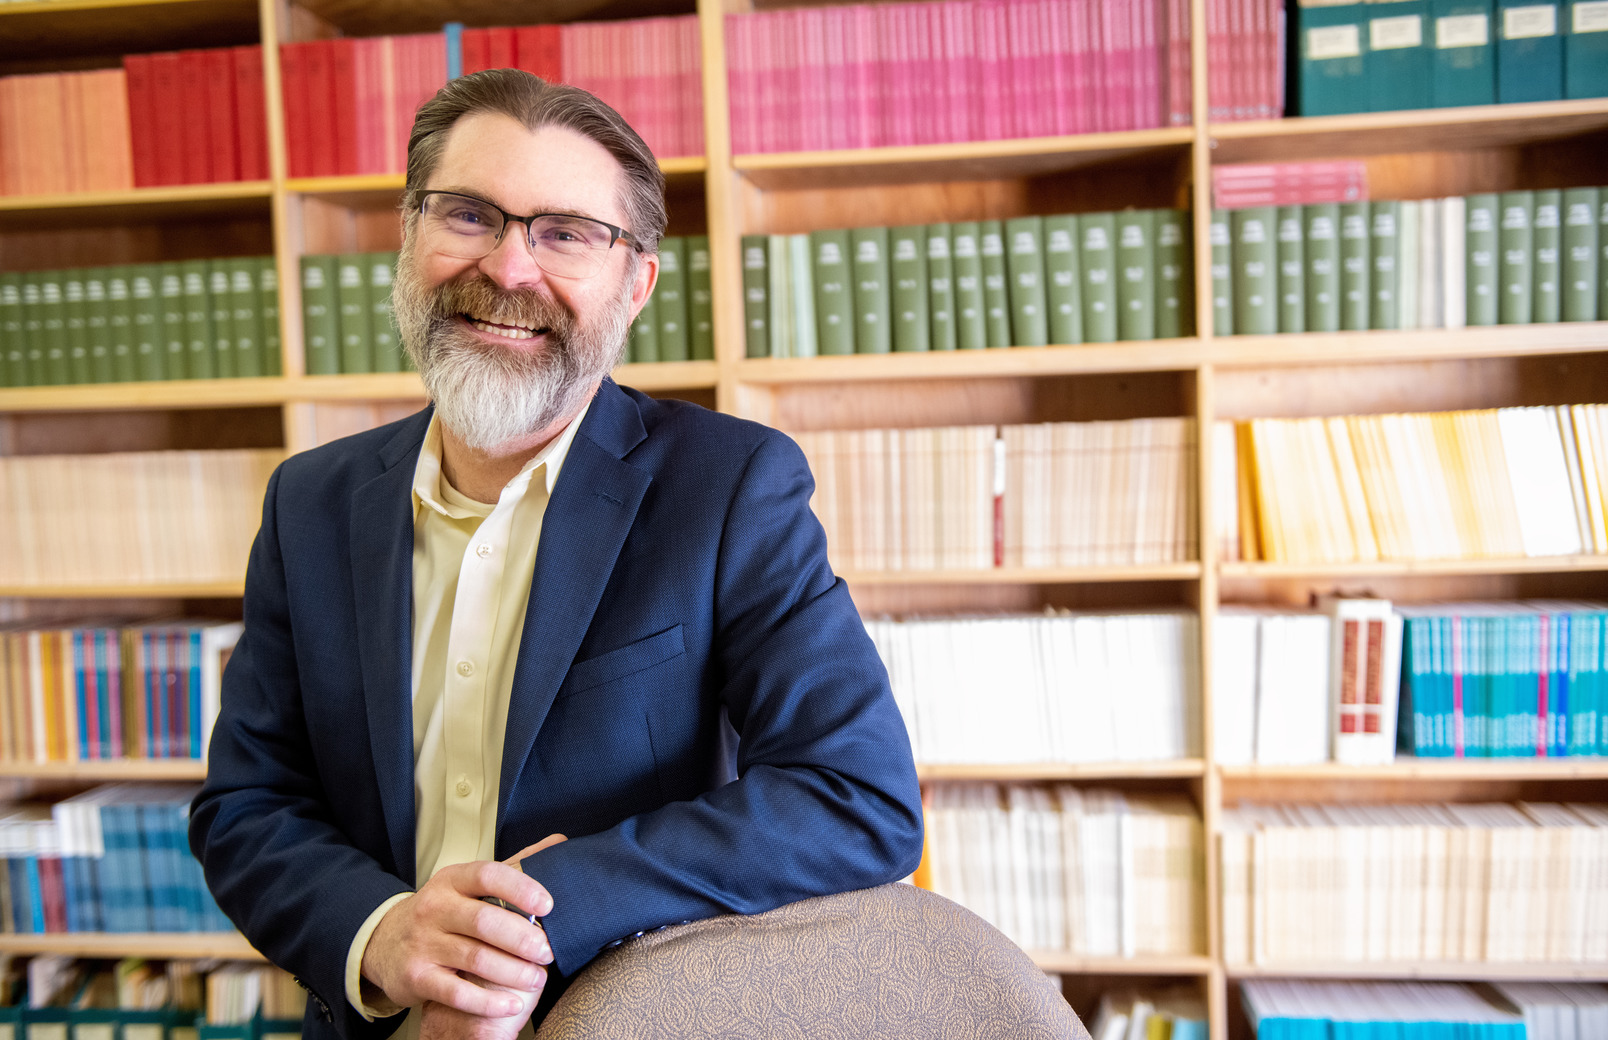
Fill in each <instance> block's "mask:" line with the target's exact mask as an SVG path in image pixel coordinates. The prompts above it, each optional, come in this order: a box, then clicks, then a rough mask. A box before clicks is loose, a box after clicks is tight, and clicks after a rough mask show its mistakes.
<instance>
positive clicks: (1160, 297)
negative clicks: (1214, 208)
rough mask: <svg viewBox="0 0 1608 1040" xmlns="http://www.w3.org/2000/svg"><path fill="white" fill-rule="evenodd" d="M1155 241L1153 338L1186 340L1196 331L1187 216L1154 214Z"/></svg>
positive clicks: (1166, 212)
mask: <svg viewBox="0 0 1608 1040" xmlns="http://www.w3.org/2000/svg"><path fill="white" fill-rule="evenodd" d="M1047 222H1048V218H1046V223H1047ZM1155 238H1156V338H1157V339H1176V338H1179V337H1182V336H1188V335H1190V334H1192V333H1193V332H1194V330H1195V279H1194V277H1193V271H1194V264H1192V263H1191V262H1190V235H1189V214H1187V213H1185V212H1184V211H1182V210H1176V209H1162V210H1157V211H1156V233H1155ZM1057 342H1059V341H1057Z"/></svg>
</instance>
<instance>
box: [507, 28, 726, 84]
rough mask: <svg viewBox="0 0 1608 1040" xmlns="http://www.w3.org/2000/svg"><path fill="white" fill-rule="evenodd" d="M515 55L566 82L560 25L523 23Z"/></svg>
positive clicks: (528, 68)
mask: <svg viewBox="0 0 1608 1040" xmlns="http://www.w3.org/2000/svg"><path fill="white" fill-rule="evenodd" d="M693 20H694V21H696V20H697V19H696V18H694V19H693ZM514 57H515V60H517V61H518V63H519V67H520V68H522V69H524V70H525V71H526V72H529V73H532V74H534V75H537V76H540V77H541V78H542V79H545V80H547V81H548V82H549V83H562V82H564V52H563V49H562V45H561V44H560V42H559V32H558V26H556V25H523V26H520V27H519V28H517V29H515V30H514Z"/></svg>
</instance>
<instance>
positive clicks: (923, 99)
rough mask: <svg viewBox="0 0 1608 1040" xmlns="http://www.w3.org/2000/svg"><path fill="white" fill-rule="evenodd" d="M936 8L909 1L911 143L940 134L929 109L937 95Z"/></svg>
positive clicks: (934, 139)
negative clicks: (934, 30)
mask: <svg viewBox="0 0 1608 1040" xmlns="http://www.w3.org/2000/svg"><path fill="white" fill-rule="evenodd" d="M936 20H937V19H936V11H935V10H934V9H933V7H932V5H930V4H911V5H909V16H908V18H907V21H908V23H909V24H908V26H907V28H908V30H909V33H910V53H911V56H912V59H913V61H912V66H911V77H912V87H911V92H910V96H911V131H912V132H913V133H914V135H915V136H914V143H916V144H934V143H936V142H937V140H938V137H939V126H940V125H941V121H940V120H939V118H938V114H937V113H936V112H934V111H933V110H932V107H933V100H934V99H936V98H938V97H940V96H941V95H939V93H938V90H939V88H940V86H941V83H940V81H939V78H938V72H937V66H936V64H935V58H934V53H935V52H934V49H933V24H934V22H935V21H936Z"/></svg>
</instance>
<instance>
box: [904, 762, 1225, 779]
mask: <svg viewBox="0 0 1608 1040" xmlns="http://www.w3.org/2000/svg"><path fill="white" fill-rule="evenodd" d="M916 773H917V775H919V776H920V778H921V782H922V783H934V782H957V781H960V782H966V781H973V780H980V781H991V782H992V781H1000V782H1003V781H1014V780H1021V781H1033V780H1038V781H1043V780H1124V779H1150V778H1158V777H1159V778H1166V777H1183V778H1193V777H1200V776H1205V775H1206V763H1205V762H1204V761H1203V760H1201V759H1198V758H1183V759H1178V760H1177V761H1173V762H1086V763H1066V762H1040V763H1025V764H1020V765H1017V764H1010V765H994V764H986V763H983V764H976V765H970V764H966V765H920V766H917V767H916Z"/></svg>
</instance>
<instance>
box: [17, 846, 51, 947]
mask: <svg viewBox="0 0 1608 1040" xmlns="http://www.w3.org/2000/svg"><path fill="white" fill-rule="evenodd" d="M22 873H23V878H24V879H25V880H24V888H25V890H26V892H27V901H26V902H25V903H24V904H23V905H24V906H26V907H27V908H28V919H29V922H30V925H31V927H30V931H31V932H32V933H33V934H34V935H43V934H44V932H45V895H44V888H43V886H42V885H40V883H39V857H38V856H29V857H27V858H26V859H24V860H23V872H22Z"/></svg>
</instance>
